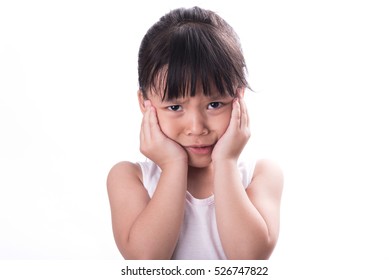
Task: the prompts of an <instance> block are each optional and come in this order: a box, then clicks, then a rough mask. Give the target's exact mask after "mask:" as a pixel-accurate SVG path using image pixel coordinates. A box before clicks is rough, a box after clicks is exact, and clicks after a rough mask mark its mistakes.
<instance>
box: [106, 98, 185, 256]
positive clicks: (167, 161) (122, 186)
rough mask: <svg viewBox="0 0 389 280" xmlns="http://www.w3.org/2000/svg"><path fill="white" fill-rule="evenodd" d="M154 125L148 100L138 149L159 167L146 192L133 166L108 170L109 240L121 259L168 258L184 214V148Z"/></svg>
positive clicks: (139, 171) (123, 165)
mask: <svg viewBox="0 0 389 280" xmlns="http://www.w3.org/2000/svg"><path fill="white" fill-rule="evenodd" d="M180 149H181V148H180V147H179V146H178V144H176V143H174V142H173V141H172V140H170V139H168V138H167V137H166V136H164V135H163V133H162V132H161V131H160V129H159V125H158V122H157V118H156V113H155V111H154V110H153V109H151V107H150V105H149V106H148V108H147V111H146V112H145V114H144V118H143V122H142V129H141V151H142V153H144V154H145V155H146V156H148V157H149V158H151V159H152V160H154V161H155V162H156V163H157V164H158V165H159V167H160V168H161V169H162V173H161V177H160V180H159V182H158V185H157V188H156V191H155V193H154V195H153V197H152V199H150V198H149V196H148V194H147V191H146V190H145V188H144V187H143V183H142V179H141V178H142V175H141V170H140V168H139V166H137V165H135V164H131V163H119V164H117V165H116V166H114V167H113V168H112V170H111V171H110V173H109V175H108V180H107V187H108V194H109V199H110V204H111V213H112V226H113V232H114V236H115V241H116V244H117V246H118V249H119V251H120V252H121V254H122V255H123V257H124V258H125V259H170V258H171V256H172V254H173V251H174V248H175V246H176V244H177V240H178V237H179V232H180V227H181V223H182V220H183V217H184V206H185V193H186V185H187V184H186V182H187V168H188V167H187V159H186V157H187V156H186V153H185V151H183V150H180Z"/></svg>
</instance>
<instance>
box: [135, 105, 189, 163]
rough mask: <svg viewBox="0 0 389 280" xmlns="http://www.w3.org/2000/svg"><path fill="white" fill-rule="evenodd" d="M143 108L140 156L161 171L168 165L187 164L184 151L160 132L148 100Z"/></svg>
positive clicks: (154, 112)
mask: <svg viewBox="0 0 389 280" xmlns="http://www.w3.org/2000/svg"><path fill="white" fill-rule="evenodd" d="M145 107H146V111H145V112H144V114H143V120H142V126H141V132H140V151H141V152H142V154H144V155H145V156H146V157H148V158H149V159H151V160H152V161H154V162H155V163H156V164H157V165H158V166H159V167H160V168H161V169H162V170H163V169H164V168H165V167H166V166H167V165H170V164H179V163H181V164H182V163H183V162H185V163H186V164H187V162H188V155H187V153H186V152H185V150H184V149H183V148H182V147H181V146H180V145H179V144H178V143H176V142H175V141H173V140H172V139H170V138H168V137H167V136H166V135H165V134H164V133H163V132H162V130H161V128H160V126H159V123H158V118H157V112H156V110H155V108H154V107H153V106H152V105H151V102H150V100H146V101H145Z"/></svg>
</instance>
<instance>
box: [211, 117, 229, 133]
mask: <svg viewBox="0 0 389 280" xmlns="http://www.w3.org/2000/svg"><path fill="white" fill-rule="evenodd" d="M230 119H231V112H226V113H225V114H222V115H220V116H217V117H215V118H214V119H213V124H214V127H215V128H216V129H215V130H216V131H217V134H218V136H219V138H220V137H221V136H222V135H223V134H224V132H226V130H227V128H228V125H229V124H230Z"/></svg>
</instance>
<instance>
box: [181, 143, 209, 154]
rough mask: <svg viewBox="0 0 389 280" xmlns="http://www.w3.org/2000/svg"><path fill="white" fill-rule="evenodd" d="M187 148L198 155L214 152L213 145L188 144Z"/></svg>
mask: <svg viewBox="0 0 389 280" xmlns="http://www.w3.org/2000/svg"><path fill="white" fill-rule="evenodd" d="M186 149H187V150H188V151H189V152H191V153H193V154H197V155H207V154H210V153H212V150H213V145H201V146H200V145H195V146H188V147H186Z"/></svg>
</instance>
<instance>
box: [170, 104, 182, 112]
mask: <svg viewBox="0 0 389 280" xmlns="http://www.w3.org/2000/svg"><path fill="white" fill-rule="evenodd" d="M167 109H168V110H170V111H174V112H177V111H181V110H182V108H181V106H180V105H171V106H168V107H167Z"/></svg>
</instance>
